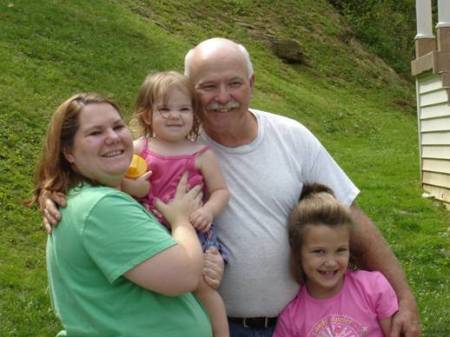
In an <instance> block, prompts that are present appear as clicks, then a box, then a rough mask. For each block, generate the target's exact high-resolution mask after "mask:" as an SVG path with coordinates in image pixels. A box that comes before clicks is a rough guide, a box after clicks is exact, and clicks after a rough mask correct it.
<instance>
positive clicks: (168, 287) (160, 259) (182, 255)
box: [124, 174, 203, 296]
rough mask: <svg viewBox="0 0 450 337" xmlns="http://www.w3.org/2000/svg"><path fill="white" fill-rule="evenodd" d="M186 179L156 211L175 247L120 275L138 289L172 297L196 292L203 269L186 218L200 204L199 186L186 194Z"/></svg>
mask: <svg viewBox="0 0 450 337" xmlns="http://www.w3.org/2000/svg"><path fill="white" fill-rule="evenodd" d="M186 188H187V175H186V174H185V175H183V177H182V179H181V181H180V183H179V184H178V187H177V192H176V194H175V198H174V199H173V200H172V201H170V203H169V204H167V205H166V204H163V203H162V202H161V201H157V203H156V206H157V208H158V210H159V211H160V212H161V213H162V214H163V215H164V217H165V218H166V219H167V220H168V222H169V223H170V224H171V228H172V237H173V238H174V239H175V241H176V242H177V245H175V246H172V247H170V248H168V249H166V250H164V251H162V252H160V253H159V254H157V255H155V256H153V257H151V258H150V259H148V260H146V261H144V262H143V263H141V264H139V265H137V266H136V267H134V268H133V269H131V270H129V271H128V272H126V273H125V274H124V276H125V277H126V278H128V279H129V280H130V281H132V282H134V283H136V284H138V285H139V286H141V287H143V288H146V289H149V290H152V291H155V292H158V293H161V294H164V295H168V296H175V295H179V294H181V293H185V292H189V291H193V290H194V289H196V288H197V286H198V282H199V280H200V277H201V272H202V267H203V252H202V249H201V246H200V243H199V241H198V238H197V234H196V232H195V230H194V229H193V227H192V225H191V224H190V222H189V215H190V214H191V213H192V211H193V210H194V209H196V208H198V206H199V204H200V202H201V201H200V200H201V191H200V186H197V187H194V188H193V189H191V190H190V191H189V192H187V193H186V192H185V190H186Z"/></svg>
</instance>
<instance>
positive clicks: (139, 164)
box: [125, 154, 147, 179]
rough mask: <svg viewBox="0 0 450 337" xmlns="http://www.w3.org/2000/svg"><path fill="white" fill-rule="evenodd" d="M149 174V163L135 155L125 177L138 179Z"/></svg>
mask: <svg viewBox="0 0 450 337" xmlns="http://www.w3.org/2000/svg"><path fill="white" fill-rule="evenodd" d="M145 172H147V162H146V161H145V159H144V158H142V157H141V156H139V155H137V154H133V159H131V164H130V166H129V167H128V170H127V173H125V177H127V178H131V179H136V178H138V177H140V176H141V175H143V174H144V173H145Z"/></svg>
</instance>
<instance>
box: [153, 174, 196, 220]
mask: <svg viewBox="0 0 450 337" xmlns="http://www.w3.org/2000/svg"><path fill="white" fill-rule="evenodd" d="M187 177H188V175H187V173H185V174H183V176H182V177H181V179H180V182H179V183H178V186H177V190H176V192H175V197H174V198H173V199H172V200H171V201H169V203H167V204H165V203H163V202H162V201H161V200H159V199H157V200H156V204H155V206H156V209H157V210H158V211H159V212H161V214H162V215H163V216H164V218H166V220H167V222H169V224H170V226H171V228H172V229H173V228H174V226H178V225H179V224H183V223H190V222H189V217H190V215H191V214H192V212H194V211H195V210H196V209H198V208H199V207H200V206H201V204H202V190H201V189H202V187H201V186H195V187H193V188H192V189H191V190H189V186H188V183H187Z"/></svg>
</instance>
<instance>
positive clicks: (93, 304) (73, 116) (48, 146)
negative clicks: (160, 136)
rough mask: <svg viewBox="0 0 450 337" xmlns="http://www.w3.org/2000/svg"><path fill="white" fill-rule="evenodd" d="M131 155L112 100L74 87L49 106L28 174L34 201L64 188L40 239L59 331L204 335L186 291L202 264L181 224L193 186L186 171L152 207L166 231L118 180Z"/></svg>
mask: <svg viewBox="0 0 450 337" xmlns="http://www.w3.org/2000/svg"><path fill="white" fill-rule="evenodd" d="M132 153H133V147H132V138H131V135H130V133H129V131H128V129H127V127H126V125H125V123H124V122H123V120H122V117H121V115H120V113H119V109H118V108H117V106H116V105H115V104H114V103H113V102H111V101H110V100H108V99H105V98H103V97H101V96H100V95H97V94H89V93H88V94H78V95H75V96H73V97H71V98H70V99H68V100H67V101H65V102H64V103H63V104H62V105H61V106H60V107H59V108H58V109H57V110H56V112H55V113H54V115H53V117H52V120H51V122H50V125H49V128H48V131H47V137H46V141H45V142H44V146H43V150H42V154H41V159H40V161H39V163H38V168H37V174H36V177H37V178H36V188H35V191H34V200H35V201H36V200H37V199H38V197H39V195H40V194H41V193H42V192H43V191H45V190H50V191H55V192H60V193H63V194H64V195H67V206H66V207H65V208H62V209H61V215H62V220H61V222H60V223H59V225H58V227H56V228H55V229H54V230H53V232H52V234H51V235H50V236H49V237H48V241H47V269H48V277H49V284H50V290H51V299H52V303H53V307H54V310H55V312H56V314H57V316H58V317H59V318H60V320H61V322H62V325H63V327H64V330H63V331H61V332H60V333H59V334H58V336H77V337H78V336H90V337H92V336H108V337H110V336H111V337H112V336H127V337H134V336H135V337H143V336H164V337H170V336H173V337H176V336H180V337H181V336H183V337H188V336H192V337H202V336H205V337H210V336H211V335H212V333H211V326H210V324H209V321H208V318H207V316H206V314H205V312H204V310H203V309H202V307H201V306H200V305H199V303H198V302H197V300H196V299H195V298H194V296H193V295H192V294H191V293H190V292H191V291H192V290H194V289H195V288H196V287H197V284H198V282H199V279H200V277H201V270H202V265H203V258H202V251H201V247H200V244H199V242H198V239H197V235H196V234H195V230H194V229H193V228H192V226H191V224H190V222H189V215H190V214H191V212H192V210H193V209H195V208H196V207H198V206H199V203H200V190H199V189H198V188H194V189H192V190H190V191H188V192H186V190H187V187H186V186H187V185H186V177H184V178H183V179H182V180H181V182H180V185H179V186H178V190H177V195H176V197H175V198H174V200H173V201H171V202H170V203H169V204H163V203H161V202H160V203H159V204H158V205H159V210H160V211H161V212H162V213H163V215H164V217H165V218H166V219H168V221H169V222H170V224H171V233H169V232H168V231H167V230H166V229H165V228H164V227H163V226H161V225H160V224H159V223H158V222H157V220H156V219H155V218H154V217H153V215H151V214H150V213H148V212H147V211H146V210H145V209H144V208H143V207H142V206H141V205H140V204H139V203H137V202H136V201H135V200H133V199H132V198H131V197H130V196H129V195H127V194H126V193H123V192H121V191H120V184H121V181H122V178H123V175H124V174H125V172H126V170H127V168H128V166H129V164H130V161H131V157H132Z"/></svg>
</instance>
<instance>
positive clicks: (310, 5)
mask: <svg viewBox="0 0 450 337" xmlns="http://www.w3.org/2000/svg"><path fill="white" fill-rule="evenodd" d="M274 8H276V10H274ZM348 30H349V28H348V26H346V21H345V20H344V19H343V18H342V17H340V16H339V15H337V14H336V12H335V11H334V9H333V7H331V6H330V5H329V4H328V3H327V2H326V1H324V0H302V1H293V0H289V1H287V0H285V1H275V3H274V2H273V1H268V0H267V1H246V0H240V1H239V0H224V1H220V2H219V1H212V0H204V1H197V0H192V1H182V2H179V1H175V0H173V1H162V0H161V1H158V0H152V1H150V0H141V1H139V0H125V1H106V0H99V1H87V0H80V1H62V0H47V1H43V0H40V1H39V0H36V1H4V0H0V32H1V34H0V73H1V76H0V92H1V93H2V94H1V95H0V139H1V142H0V171H1V175H0V206H1V210H2V212H1V214H0V228H1V231H0V336H2V337H3V336H5V337H13V336H52V335H55V334H56V332H57V331H58V329H59V328H60V326H59V322H58V320H57V319H56V317H55V316H54V314H53V312H52V311H51V307H50V302H49V297H48V292H47V279H46V272H45V240H46V235H45V233H44V232H43V231H42V228H41V220H40V216H39V214H38V213H37V212H36V210H30V209H27V208H25V207H23V206H22V201H23V200H24V199H26V198H28V197H29V196H30V192H31V189H32V174H33V166H34V163H35V161H36V157H37V155H38V153H39V150H40V142H41V139H42V136H43V134H44V133H45V129H46V124H47V122H48V120H49V116H50V115H51V114H52V112H53V111H54V110H55V108H56V107H57V105H59V103H60V102H62V101H63V100H64V99H66V98H67V97H69V96H70V95H72V94H73V93H75V92H78V91H88V90H96V91H100V92H102V93H105V94H107V95H109V96H111V97H112V98H113V99H115V100H116V101H117V102H118V103H119V105H120V106H121V107H122V108H123V111H124V113H125V115H129V113H130V111H131V110H132V106H133V102H134V99H135V97H136V93H137V88H138V87H139V85H140V83H141V81H142V80H143V79H144V77H145V75H146V74H147V73H148V72H150V71H153V70H163V69H178V70H182V64H183V56H184V53H185V52H186V51H187V49H188V48H190V47H191V46H192V45H194V44H195V43H197V42H199V41H201V40H202V39H204V38H208V37H212V36H226V37H230V38H233V39H236V40H239V41H240V42H242V43H244V44H245V45H246V46H248V48H249V50H250V52H251V55H252V57H253V60H254V65H255V70H256V90H255V93H254V101H253V104H252V105H253V106H254V107H256V108H261V109H265V110H270V111H274V112H277V113H280V114H284V115H288V116H290V117H293V118H297V119H299V120H301V121H302V122H303V123H304V124H305V125H306V126H308V127H309V128H310V129H311V130H312V131H313V132H315V133H316V134H317V135H318V136H319V138H320V139H321V141H322V142H323V143H324V144H325V145H326V146H327V148H328V150H329V151H330V152H331V153H332V154H333V156H334V157H335V159H336V160H337V161H338V162H339V163H340V164H341V165H342V166H343V168H344V169H345V170H346V172H347V173H348V174H349V175H350V176H351V178H352V179H353V180H354V181H355V182H356V183H357V185H358V186H359V187H360V188H361V190H362V193H361V196H360V197H359V198H358V201H359V203H360V205H361V206H362V208H363V209H364V210H365V211H366V212H367V213H368V214H369V215H370V216H371V217H372V219H374V221H376V222H377V224H378V225H379V227H380V229H381V230H382V231H383V233H384V235H385V237H386V239H387V240H388V241H389V243H390V244H391V246H392V248H393V250H394V252H395V253H396V255H397V256H398V257H399V259H400V261H401V263H402V265H403V267H404V268H405V271H406V272H407V275H408V279H409V281H410V284H411V286H412V287H413V290H414V293H415V295H416V296H417V299H418V303H419V307H420V311H421V315H422V322H423V330H424V333H423V336H439V337H441V336H442V337H444V336H447V335H450V331H449V326H450V318H449V317H450V279H449V277H448V275H449V274H450V259H449V252H450V239H449V236H450V229H449V224H450V221H449V220H450V214H449V212H447V211H445V210H444V209H443V208H442V206H441V205H439V204H438V203H436V202H433V201H431V200H425V199H422V198H421V189H420V180H419V162H418V149H417V131H416V117H415V108H414V105H415V97H414V87H413V85H412V84H411V83H409V82H407V81H405V80H403V79H401V78H400V77H399V76H397V75H396V74H395V73H394V72H392V70H390V68H389V67H387V66H386V65H385V64H384V62H383V61H382V60H380V59H379V58H378V57H375V56H373V55H372V54H370V53H368V52H367V51H366V48H365V47H364V46H362V45H360V44H358V43H357V42H355V41H353V42H351V43H348V42H345V40H344V39H342V38H341V37H342V36H344V35H345V34H346V32H348ZM274 36H277V37H287V38H293V39H296V40H297V41H298V42H299V43H300V44H301V46H302V48H303V51H304V55H305V61H306V63H305V64H304V65H289V64H285V63H283V62H282V61H280V60H279V59H277V58H276V57H275V56H274V54H273V53H272V52H271V51H270V49H269V48H268V45H269V44H270V40H271V39H272V38H273V37H274Z"/></svg>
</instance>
